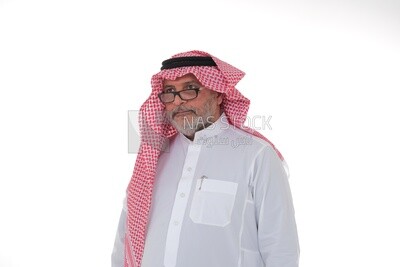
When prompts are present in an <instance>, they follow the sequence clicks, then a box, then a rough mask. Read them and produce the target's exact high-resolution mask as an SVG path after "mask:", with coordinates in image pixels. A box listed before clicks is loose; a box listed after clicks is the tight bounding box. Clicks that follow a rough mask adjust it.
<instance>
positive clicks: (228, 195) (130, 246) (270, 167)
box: [112, 51, 299, 267]
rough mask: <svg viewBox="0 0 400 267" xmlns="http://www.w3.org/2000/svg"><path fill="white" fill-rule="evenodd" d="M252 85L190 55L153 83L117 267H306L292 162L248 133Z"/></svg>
mask: <svg viewBox="0 0 400 267" xmlns="http://www.w3.org/2000/svg"><path fill="white" fill-rule="evenodd" d="M243 76H244V73H243V72H242V71H240V70H239V69H237V68H235V67H233V66H231V65H229V64H228V63H226V62H223V61H221V60H219V59H218V58H216V57H214V56H212V55H210V54H208V53H205V52H202V51H190V52H185V53H180V54H177V55H175V56H173V57H172V58H171V59H168V60H166V61H164V62H163V64H162V67H161V71H160V72H159V73H157V74H155V75H154V76H153V77H152V81H151V84H152V89H153V90H152V93H151V95H150V97H149V98H148V99H147V100H146V102H145V103H144V104H143V106H142V107H141V112H140V123H141V138H142V139H141V145H140V149H139V153H138V156H137V159H136V164H135V169H134V172H133V175H132V179H131V182H130V184H129V186H128V189H127V197H126V201H125V205H124V209H123V211H122V214H121V219H120V223H119V227H118V233H117V237H116V241H115V246H114V251H113V254H112V264H113V267H117V266H118V267H122V266H125V267H128V266H129V267H132V266H142V267H159V266H160V267H161V266H165V267H173V266H177V267H233V266H239V267H240V266H242V267H261V266H266V267H296V266H298V258H299V245H298V238H297V230H296V222H295V217H294V209H293V204H292V198H291V193H290V188H289V184H288V178H287V172H286V169H285V162H284V160H283V157H282V155H281V154H280V153H279V151H278V150H277V149H275V147H274V146H273V145H272V143H271V142H269V141H268V140H267V139H266V138H265V137H263V136H262V135H261V134H259V133H258V132H256V131H254V130H252V129H250V128H248V127H245V126H243V123H244V121H245V119H246V114H247V110H248V108H249V100H248V99H247V98H245V97H244V96H243V95H242V94H241V93H240V92H239V91H238V90H237V89H236V88H235V86H236V84H237V82H238V81H239V80H240V79H241V78H242V77H243ZM160 114H162V116H159V115H160ZM160 117H162V118H163V119H160Z"/></svg>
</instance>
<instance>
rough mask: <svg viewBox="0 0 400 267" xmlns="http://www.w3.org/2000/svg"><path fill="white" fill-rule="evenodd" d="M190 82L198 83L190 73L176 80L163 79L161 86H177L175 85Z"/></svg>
mask: <svg viewBox="0 0 400 267" xmlns="http://www.w3.org/2000/svg"><path fill="white" fill-rule="evenodd" d="M190 82H196V83H199V84H200V82H199V80H198V79H197V78H196V76H194V74H192V73H188V74H186V75H183V76H181V77H178V78H176V79H175V80H168V79H164V80H163V85H164V86H177V85H182V84H186V83H190Z"/></svg>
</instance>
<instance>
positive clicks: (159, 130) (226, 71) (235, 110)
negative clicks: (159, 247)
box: [125, 50, 283, 267]
mask: <svg viewBox="0 0 400 267" xmlns="http://www.w3.org/2000/svg"><path fill="white" fill-rule="evenodd" d="M193 56H196V57H212V59H213V60H214V62H215V63H216V65H217V66H185V67H178V68H172V69H163V70H161V71H160V72H158V73H157V74H155V75H153V77H152V79H151V86H152V92H151V94H150V96H149V98H148V99H147V100H146V101H145V102H144V103H143V105H142V106H141V108H140V112H139V124H140V134H141V143H140V147H139V152H138V155H137V158H136V163H135V167H134V171H133V175H132V178H131V181H130V183H129V185H128V188H127V222H126V225H127V228H126V236H125V267H140V266H141V261H142V256H143V252H144V243H145V239H146V230H147V223H148V218H149V212H150V206H151V199H152V193H153V185H154V179H155V175H156V168H157V161H158V157H159V155H160V154H161V152H162V151H165V150H166V149H168V140H169V138H170V137H172V136H174V135H175V134H176V133H177V131H176V129H175V128H173V127H172V125H170V124H169V123H168V122H167V121H166V119H165V116H164V107H165V106H164V104H163V103H161V101H160V100H159V99H158V93H160V92H161V91H162V88H163V81H164V80H165V79H168V80H175V79H177V78H179V77H182V76H184V75H186V74H188V73H191V74H193V75H195V76H196V78H197V79H198V80H199V81H200V83H201V84H202V85H203V86H205V87H206V88H208V89H211V90H213V91H216V92H219V93H223V94H224V98H223V101H222V109H223V111H224V113H225V115H226V117H227V119H228V121H229V123H230V124H232V125H233V126H235V127H238V128H241V129H243V130H245V131H246V132H248V133H251V134H252V135H254V136H257V137H259V138H261V139H264V140H265V141H267V142H268V143H270V144H271V146H272V147H273V148H274V149H275V151H276V152H277V154H278V155H279V157H280V158H281V159H282V160H283V157H282V155H281V154H280V153H279V151H278V150H277V149H276V148H275V147H274V145H273V144H272V143H271V142H270V141H269V140H268V139H266V138H265V137H264V136H262V135H261V134H260V133H258V132H257V131H255V130H253V129H251V128H249V127H246V126H244V125H243V124H244V122H245V120H246V116H247V112H248V109H249V106H250V100H248V99H247V98H246V97H244V96H243V95H242V94H241V93H240V92H239V91H238V90H237V89H236V88H235V86H236V84H237V83H238V82H239V81H240V80H241V79H242V78H243V77H244V75H245V73H244V72H243V71H241V70H239V69H237V68H236V67H234V66H232V65H230V64H228V63H226V62H224V61H222V60H220V59H218V58H216V57H214V56H212V55H210V54H208V53H206V52H203V51H198V50H194V51H189V52H184V53H180V54H176V55H174V56H172V58H178V57H193Z"/></svg>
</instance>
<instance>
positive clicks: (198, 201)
mask: <svg viewBox="0 0 400 267" xmlns="http://www.w3.org/2000/svg"><path fill="white" fill-rule="evenodd" d="M237 186H238V184H237V183H234V182H228V181H221V180H213V179H208V178H207V177H204V176H203V177H202V178H200V179H198V180H197V183H196V189H195V193H194V195H193V200H192V206H191V208H190V214H189V216H190V218H191V219H192V221H193V222H195V223H199V224H206V225H213V226H221V227H222V226H226V225H228V224H229V223H230V222H231V215H232V210H233V206H234V204H235V197H236V191H237Z"/></svg>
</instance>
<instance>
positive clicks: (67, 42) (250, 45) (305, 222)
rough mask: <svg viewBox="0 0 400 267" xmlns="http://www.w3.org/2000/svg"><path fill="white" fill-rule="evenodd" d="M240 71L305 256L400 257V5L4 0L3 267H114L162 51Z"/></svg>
mask: <svg viewBox="0 0 400 267" xmlns="http://www.w3.org/2000/svg"><path fill="white" fill-rule="evenodd" d="M193 49H199V50H204V51H207V52H209V53H211V54H213V55H215V56H217V57H219V58H220V59H222V60H225V61H227V62H229V63H231V64H233V65H235V66H237V67H238V68H240V69H242V70H244V71H245V72H246V73H247V75H246V77H245V78H244V79H243V80H242V81H241V82H240V83H239V84H238V89H239V90H241V91H242V92H243V94H244V95H246V96H247V97H248V98H250V99H251V100H252V106H251V109H250V112H249V115H250V116H253V115H265V116H269V115H271V116H272V119H271V125H272V130H269V129H265V130H263V131H262V133H263V134H265V135H266V136H267V137H268V138H269V139H270V140H272V141H273V143H275V145H276V146H277V147H278V148H279V149H280V150H281V152H282V153H283V154H284V156H285V157H286V160H287V162H288V164H289V166H290V169H291V178H290V182H291V186H292V192H293V197H294V204H295V208H296V217H297V223H298V230H299V236H300V243H301V266H302V267H321V266H323V267H353V266H385V267H391V266H400V258H399V257H398V253H399V249H400V245H399V244H400V241H399V240H400V230H399V225H400V218H399V210H400V209H399V203H400V194H399V189H400V187H399V182H398V180H399V179H400V171H399V167H398V166H399V150H400V142H399V136H400V130H399V116H400V112H399V111H400V108H399V99H400V98H399V97H398V92H397V91H399V89H400V77H399V76H400V75H399V74H400V63H399V62H400V2H399V1H389V0H373V1H368V0H366V1H344V0H337V1H334V0H330V1H328V0H326V1H316V0H315V1H312V0H308V1H294V0H293V1H289V0H281V1H278V0H276V1H267V0H265V1H261V0H246V1H244V0H235V1H228V0H225V1H223V0H203V1H199V2H190V1H183V0H182V1H179V0H168V1H161V0H159V1H154V0H153V1H151V0H150V1H149V0H147V1H141V2H139V1H132V0H131V1H125V0H113V1H111V0H96V1H95V0H69V1H67V0H65V1H61V0H47V1H45V0H37V1H34V0H30V1H27V0H25V1H24V0H0V127H1V128H0V129H1V130H0V266H1V267H22V266H23V267H25V266H40V267H53V266H57V267H64V266H65V267H71V266H74V267H80V266H82V267H83V266H85V267H87V266H96V267H102V266H110V254H111V250H112V246H113V241H114V236H115V231H116V229H117V222H118V217H119V212H120V209H121V207H122V200H123V197H124V192H125V188H126V186H127V184H128V182H129V179H130V176H131V173H132V170H133V165H134V161H135V155H134V154H128V153H127V151H128V145H127V112H128V110H136V109H139V107H140V105H141V103H142V102H143V101H144V100H145V99H146V98H147V96H148V95H149V93H150V78H151V75H152V74H154V73H155V72H157V71H158V70H159V67H160V64H161V61H162V60H164V59H167V58H169V57H170V56H171V55H173V54H175V53H178V52H183V51H187V50H193Z"/></svg>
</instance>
